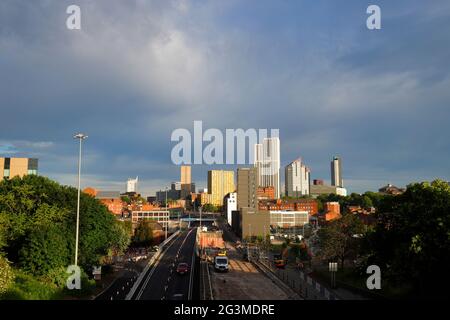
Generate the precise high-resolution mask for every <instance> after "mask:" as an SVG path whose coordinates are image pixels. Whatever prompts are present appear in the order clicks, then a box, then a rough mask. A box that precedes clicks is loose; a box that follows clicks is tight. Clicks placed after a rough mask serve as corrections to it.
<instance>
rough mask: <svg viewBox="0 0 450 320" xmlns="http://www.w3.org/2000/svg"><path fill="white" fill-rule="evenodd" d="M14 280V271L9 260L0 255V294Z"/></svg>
mask: <svg viewBox="0 0 450 320" xmlns="http://www.w3.org/2000/svg"><path fill="white" fill-rule="evenodd" d="M13 280H14V272H13V269H12V268H11V266H10V265H9V261H8V260H7V259H6V258H4V257H2V256H0V294H2V293H4V292H5V291H6V290H7V289H8V287H9V286H10V285H11V283H12V282H13Z"/></svg>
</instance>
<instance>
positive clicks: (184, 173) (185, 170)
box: [180, 166, 195, 199]
mask: <svg viewBox="0 0 450 320" xmlns="http://www.w3.org/2000/svg"><path fill="white" fill-rule="evenodd" d="M180 190H181V198H182V199H185V198H186V197H187V196H189V195H190V194H191V193H195V183H193V182H192V179H191V166H181V168H180Z"/></svg>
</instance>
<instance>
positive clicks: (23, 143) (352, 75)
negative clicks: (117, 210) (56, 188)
mask: <svg viewBox="0 0 450 320" xmlns="http://www.w3.org/2000/svg"><path fill="white" fill-rule="evenodd" d="M70 4H78V5H80V7H81V10H82V30H80V31H69V30H67V29H66V28H65V19H66V18H67V14H66V13H65V9H66V7H67V6H68V5H70ZM379 5H380V6H381V8H382V17H383V20H382V30H380V31H369V30H367V29H366V28H365V19H366V17H367V15H366V13H365V9H366V8H365V5H364V4H362V3H361V2H360V1H348V2H347V1H346V2H345V3H341V2H334V1H317V2H314V3H313V2H309V1H308V2H306V1H286V2H283V3H278V2H275V1H273V2H271V1H258V2H247V1H212V2H206V3H201V4H200V3H199V2H196V1H192V2H190V1H96V2H93V1H75V2H74V1H32V2H30V1H2V2H1V4H0V74H1V78H0V105H1V114H2V115H1V118H2V120H3V121H2V126H1V127H0V152H2V154H3V153H4V154H8V153H12V152H14V153H16V154H23V155H30V156H33V155H38V156H39V158H40V169H41V173H42V174H45V175H49V176H50V177H53V178H56V179H58V180H60V181H62V182H63V183H69V184H71V183H74V181H75V180H74V174H75V172H76V156H77V154H76V152H77V150H76V145H75V143H74V141H73V139H72V135H73V133H75V132H77V131H83V132H86V133H87V134H88V135H89V136H90V137H89V139H88V140H87V141H86V144H85V147H86V149H85V163H84V172H85V174H86V179H85V184H86V185H87V184H91V185H94V186H98V187H104V188H110V189H111V188H120V189H123V185H124V181H125V180H126V178H128V177H132V176H136V175H139V176H140V180H141V181H142V184H143V189H144V191H147V192H150V191H154V190H155V189H157V188H159V187H161V188H162V187H164V185H165V184H167V183H169V182H170V181H172V180H177V179H178V170H177V168H176V167H175V166H174V165H172V164H171V161H170V151H171V147H172V146H173V144H172V143H171V142H170V134H171V132H172V130H174V129H176V128H180V127H181V128H188V129H190V130H192V125H193V121H194V120H203V122H204V127H205V128H209V127H216V128H219V129H225V128H239V127H241V128H280V135H281V143H282V163H283V164H286V163H288V162H289V161H291V160H293V159H295V158H297V157H298V156H302V157H303V158H304V160H305V161H306V163H307V164H308V165H309V166H310V167H311V169H312V171H313V177H315V178H324V179H326V180H328V179H329V161H330V159H331V156H332V155H334V154H339V155H341V156H342V158H343V159H344V170H345V171H344V174H345V177H346V180H347V186H348V187H349V189H350V190H351V191H364V190H366V189H375V188H376V187H378V186H380V185H382V184H384V183H386V182H392V183H398V184H405V183H407V182H410V181H415V180H421V179H432V178H435V177H441V178H446V179H449V178H450V177H449V172H450V170H449V169H450V168H449V164H448V162H447V159H448V157H449V150H450V148H449V142H448V141H449V139H448V132H447V129H446V122H447V121H448V118H449V106H448V103H449V101H450V94H449V92H448V91H449V90H448V88H449V86H450V77H449V71H450V67H449V66H448V61H449V58H450V56H449V54H450V42H449V40H450V33H449V32H448V30H449V27H448V24H447V23H446V21H448V18H449V17H448V14H446V13H445V12H449V11H448V10H447V11H446V10H439V8H448V5H447V4H446V2H445V1H435V2H432V3H430V2H427V3H426V4H425V3H422V2H420V1H396V2H395V3H392V2H391V1H389V2H388V1H380V3H379ZM5 119H6V120H5ZM45 142H47V143H50V144H48V145H47V146H46V147H45V148H44V147H43V146H45V145H41V146H40V147H39V143H45ZM27 143H28V144H27ZM33 143H34V144H35V145H33ZM36 144H37V145H36ZM193 170H194V177H195V179H196V180H197V181H205V180H206V170H207V168H206V167H194V169H193Z"/></svg>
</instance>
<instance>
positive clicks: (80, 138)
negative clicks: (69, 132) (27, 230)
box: [73, 133, 88, 265]
mask: <svg viewBox="0 0 450 320" xmlns="http://www.w3.org/2000/svg"><path fill="white" fill-rule="evenodd" d="M87 137H88V136H87V135H84V134H82V133H78V134H76V135H74V136H73V138H74V139H78V140H79V141H80V149H79V153H78V196H77V226H76V233H75V263H74V264H75V265H78V233H79V230H80V194H81V143H82V142H83V140H84V139H86V138H87Z"/></svg>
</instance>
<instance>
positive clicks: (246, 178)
mask: <svg viewBox="0 0 450 320" xmlns="http://www.w3.org/2000/svg"><path fill="white" fill-rule="evenodd" d="M257 204H258V200H257V169H256V168H238V169H237V210H240V209H241V208H256V207H257Z"/></svg>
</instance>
